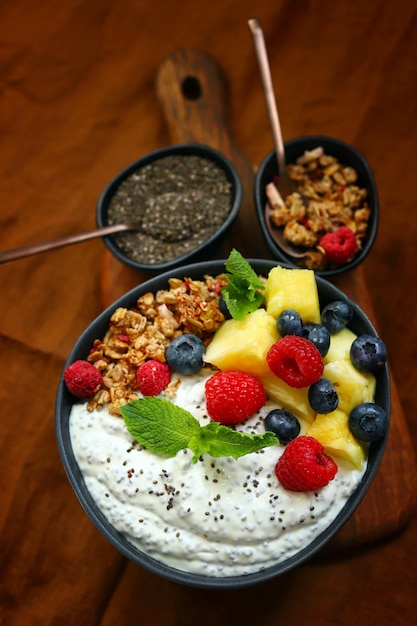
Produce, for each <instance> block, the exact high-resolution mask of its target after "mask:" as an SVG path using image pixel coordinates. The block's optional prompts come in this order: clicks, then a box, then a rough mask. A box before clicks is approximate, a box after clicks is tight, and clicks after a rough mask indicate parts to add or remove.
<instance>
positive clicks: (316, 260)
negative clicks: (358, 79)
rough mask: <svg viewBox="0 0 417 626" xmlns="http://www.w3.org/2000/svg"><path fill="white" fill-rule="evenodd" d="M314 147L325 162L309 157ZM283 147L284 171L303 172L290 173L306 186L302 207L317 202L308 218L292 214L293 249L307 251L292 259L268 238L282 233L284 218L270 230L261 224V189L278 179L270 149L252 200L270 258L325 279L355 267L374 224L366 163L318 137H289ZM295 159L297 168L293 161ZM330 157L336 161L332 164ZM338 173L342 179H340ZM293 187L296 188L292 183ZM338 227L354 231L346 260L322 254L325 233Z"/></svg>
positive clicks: (329, 139)
mask: <svg viewBox="0 0 417 626" xmlns="http://www.w3.org/2000/svg"><path fill="white" fill-rule="evenodd" d="M320 148H321V149H322V152H323V153H324V155H325V158H326V160H327V161H328V162H326V163H325V165H321V163H320V162H319V160H318V159H314V153H315V151H316V150H317V149H320ZM284 149H285V157H286V163H287V170H288V168H289V167H293V166H294V165H295V164H297V165H298V167H303V168H304V172H303V173H301V172H300V171H298V172H297V171H296V170H294V175H295V176H296V177H298V179H300V177H304V180H306V181H307V186H308V187H309V189H306V186H304V191H303V197H304V200H305V202H304V204H305V205H307V207H312V206H313V205H312V204H311V201H313V200H314V201H319V202H318V203H316V204H315V206H314V209H313V208H312V209H311V213H310V215H307V216H306V215H305V214H304V212H303V213H302V214H299V215H297V216H296V219H295V222H296V229H295V230H293V233H292V236H293V239H294V242H295V243H296V246H295V247H296V249H298V250H301V251H302V252H305V251H308V255H307V256H306V257H302V258H295V257H294V256H292V255H291V254H289V253H288V251H286V250H283V248H282V247H281V246H280V245H279V244H278V243H277V241H276V239H275V237H274V235H273V233H274V231H276V230H277V229H278V230H281V231H282V229H283V228H284V227H285V224H284V222H283V220H287V219H288V218H289V214H287V215H286V216H283V217H278V220H277V221H276V224H278V226H276V225H273V226H272V231H271V227H270V224H269V223H267V220H269V219H270V217H269V215H266V213H265V207H266V205H267V202H268V198H267V192H266V189H267V185H268V184H270V183H273V182H274V179H276V177H277V176H278V164H277V159H276V155H275V151H272V152H270V153H269V154H268V155H267V156H266V157H265V159H264V160H263V161H262V163H261V165H260V167H259V169H258V171H257V173H256V176H255V182H254V198H255V209H256V214H257V218H258V221H259V224H260V227H261V230H262V234H263V237H264V240H265V242H266V245H267V247H268V249H269V251H270V252H271V254H272V255H273V258H275V259H277V260H279V261H283V262H284V263H288V264H289V265H291V266H293V267H309V268H310V269H313V270H314V271H316V272H317V274H319V275H320V276H323V277H325V278H326V277H330V276H333V275H337V274H341V273H342V272H346V271H348V270H351V269H353V268H354V267H357V266H358V265H359V264H360V263H362V261H363V260H364V259H365V258H366V256H367V255H368V254H369V252H370V251H371V248H372V246H373V244H374V242H375V238H376V235H377V231H378V222H379V204H378V193H377V188H376V184H375V180H374V177H373V174H372V171H371V168H370V166H369V164H368V162H367V160H366V159H365V157H364V156H363V154H362V153H361V152H359V150H357V149H356V148H354V147H353V146H351V145H349V144H348V143H345V142H344V141H341V140H339V139H335V138H332V137H326V136H321V135H312V136H305V137H298V138H296V139H292V140H290V141H287V142H285V144H284ZM309 155H310V156H311V158H310V159H309ZM329 157H330V159H329ZM300 159H301V164H300V163H299V162H298V163H297V161H298V160H300ZM334 159H336V160H337V164H336V162H334ZM332 161H333V162H332ZM345 168H347V169H345ZM332 170H335V172H333V171H332ZM343 170H345V172H346V173H347V176H344V172H343ZM318 172H319V173H320V179H319V177H318ZM327 173H329V174H327ZM278 178H279V177H278ZM290 178H291V176H290ZM295 186H296V188H297V182H295ZM328 200H329V204H327V202H328ZM307 210H309V209H307ZM323 212H325V213H326V222H324V219H323ZM327 212H329V214H328V215H327ZM340 226H342V227H344V228H345V227H346V226H347V227H348V228H349V230H350V231H353V232H354V234H355V237H354V238H353V241H354V244H353V245H354V246H355V248H354V250H353V251H352V253H351V254H349V253H348V254H347V256H346V258H342V259H337V258H336V259H335V258H333V257H331V255H330V253H329V255H330V256H327V255H326V254H325V253H324V250H323V248H322V247H321V242H322V237H323V236H324V235H325V234H326V233H328V232H331V231H336V230H337V229H339V228H340ZM305 229H306V230H305ZM299 242H301V243H300V245H299ZM310 244H311V245H310ZM355 244H356V245H355ZM328 252H329V251H328Z"/></svg>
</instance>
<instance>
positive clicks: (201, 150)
mask: <svg viewBox="0 0 417 626" xmlns="http://www.w3.org/2000/svg"><path fill="white" fill-rule="evenodd" d="M170 155H184V156H187V155H196V156H201V157H205V158H207V159H209V160H211V161H213V162H214V163H216V164H217V165H219V166H220V167H221V168H222V169H223V171H224V172H225V174H226V176H227V179H228V181H229V182H230V183H231V186H232V188H231V194H232V203H231V206H230V210H229V213H228V215H227V217H226V219H225V220H224V222H223V223H222V225H221V226H220V227H219V228H218V230H216V231H215V232H214V233H212V234H211V235H210V236H209V237H208V238H207V239H205V240H204V241H203V242H202V243H201V244H200V245H199V246H198V247H196V248H194V249H193V250H190V251H188V252H186V253H185V254H182V255H181V256H179V257H176V258H174V259H171V260H170V261H164V262H161V263H140V262H139V261H135V260H133V259H131V258H129V257H128V256H127V255H126V254H125V253H124V252H123V251H122V250H121V248H119V246H118V245H117V244H116V243H115V240H114V237H113V236H112V235H105V236H103V237H102V239H103V242H104V244H105V245H106V247H107V248H108V250H109V251H110V252H111V253H112V254H113V255H114V256H115V257H116V259H118V260H119V261H121V262H122V263H123V264H124V265H127V266H128V267H130V268H132V269H136V270H147V271H149V272H157V271H158V272H160V271H165V270H168V269H173V268H174V267H177V266H180V265H184V264H186V263H190V262H192V260H193V259H195V260H197V259H198V256H199V255H201V254H202V251H204V250H205V249H207V248H209V247H211V246H212V245H213V244H214V243H215V242H216V241H217V240H218V239H220V238H221V237H222V236H223V235H224V234H225V233H226V231H227V230H228V229H229V228H230V226H231V225H232V224H233V222H234V221H235V220H236V218H237V216H238V213H239V210H240V207H241V204H242V198H243V185H242V181H241V178H240V176H239V173H238V171H237V169H236V167H235V165H234V164H233V163H232V162H231V161H230V159H228V158H227V157H226V156H225V155H224V154H223V153H222V152H220V151H219V150H217V149H215V148H212V147H211V146H208V145H206V144H202V143H197V142H187V143H180V144H173V145H170V146H165V147H163V148H158V149H156V150H153V151H152V152H149V153H147V154H145V155H143V156H142V157H140V158H139V159H136V160H135V161H132V162H131V163H129V164H128V165H126V166H125V167H124V168H123V169H121V170H120V171H119V172H118V173H117V174H116V175H115V176H114V177H113V178H112V179H111V180H110V181H109V182H108V183H107V185H106V186H105V188H104V189H103V190H102V192H101V194H100V196H99V198H98V201H97V206H96V224H97V226H98V227H99V228H101V227H103V226H107V225H108V222H107V219H106V218H107V209H108V206H109V203H110V200H111V198H112V196H113V195H114V193H115V192H116V190H117V188H118V187H119V185H120V184H121V183H122V182H123V181H124V180H125V179H126V178H128V177H129V176H130V175H131V174H133V173H134V172H136V171H137V170H139V169H141V168H142V167H144V166H145V165H148V164H149V163H152V162H153V161H157V160H159V159H161V158H164V157H167V156H170Z"/></svg>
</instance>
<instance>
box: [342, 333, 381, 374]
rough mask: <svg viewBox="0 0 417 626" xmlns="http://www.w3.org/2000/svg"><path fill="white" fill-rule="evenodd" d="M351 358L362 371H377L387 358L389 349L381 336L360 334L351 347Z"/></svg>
mask: <svg viewBox="0 0 417 626" xmlns="http://www.w3.org/2000/svg"><path fill="white" fill-rule="evenodd" d="M350 359H351V361H352V363H353V365H354V366H355V367H356V369H358V370H360V371H361V372H376V371H377V370H379V369H381V367H383V365H384V364H385V362H386V360H387V349H386V347H385V344H384V342H383V341H382V339H379V337H374V336H373V335H359V337H357V338H356V339H355V340H354V341H353V343H352V345H351V347H350Z"/></svg>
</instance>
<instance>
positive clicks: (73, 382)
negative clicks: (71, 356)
mask: <svg viewBox="0 0 417 626" xmlns="http://www.w3.org/2000/svg"><path fill="white" fill-rule="evenodd" d="M64 381H65V384H66V386H67V389H68V391H69V392H70V393H72V395H73V396H76V397H77V398H82V399H84V400H85V399H87V398H92V397H93V396H94V394H96V393H97V391H98V390H99V389H100V387H101V385H102V384H103V376H102V375H101V372H99V370H98V369H97V368H96V367H94V365H92V364H91V363H89V362H88V361H82V360H79V361H74V363H71V365H69V366H68V367H67V368H66V370H65V372H64Z"/></svg>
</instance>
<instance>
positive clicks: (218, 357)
mask: <svg viewBox="0 0 417 626" xmlns="http://www.w3.org/2000/svg"><path fill="white" fill-rule="evenodd" d="M278 339H279V334H278V331H277V328H276V322H275V320H274V318H273V317H271V316H270V315H268V313H267V312H266V311H265V309H257V310H256V311H254V312H253V313H248V314H247V315H245V317H244V318H243V319H242V320H234V319H231V320H226V321H225V322H223V324H222V325H221V326H220V327H219V328H218V330H217V331H216V333H215V335H214V337H213V339H212V341H211V343H210V344H209V345H208V346H207V350H206V355H205V361H206V363H211V364H212V365H214V366H216V367H218V368H219V369H221V370H238V371H241V372H247V373H248V374H253V376H263V375H265V374H268V373H270V369H269V367H268V363H267V361H266V355H267V353H268V350H269V348H270V347H271V346H272V344H273V343H275V342H276V341H278Z"/></svg>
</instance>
